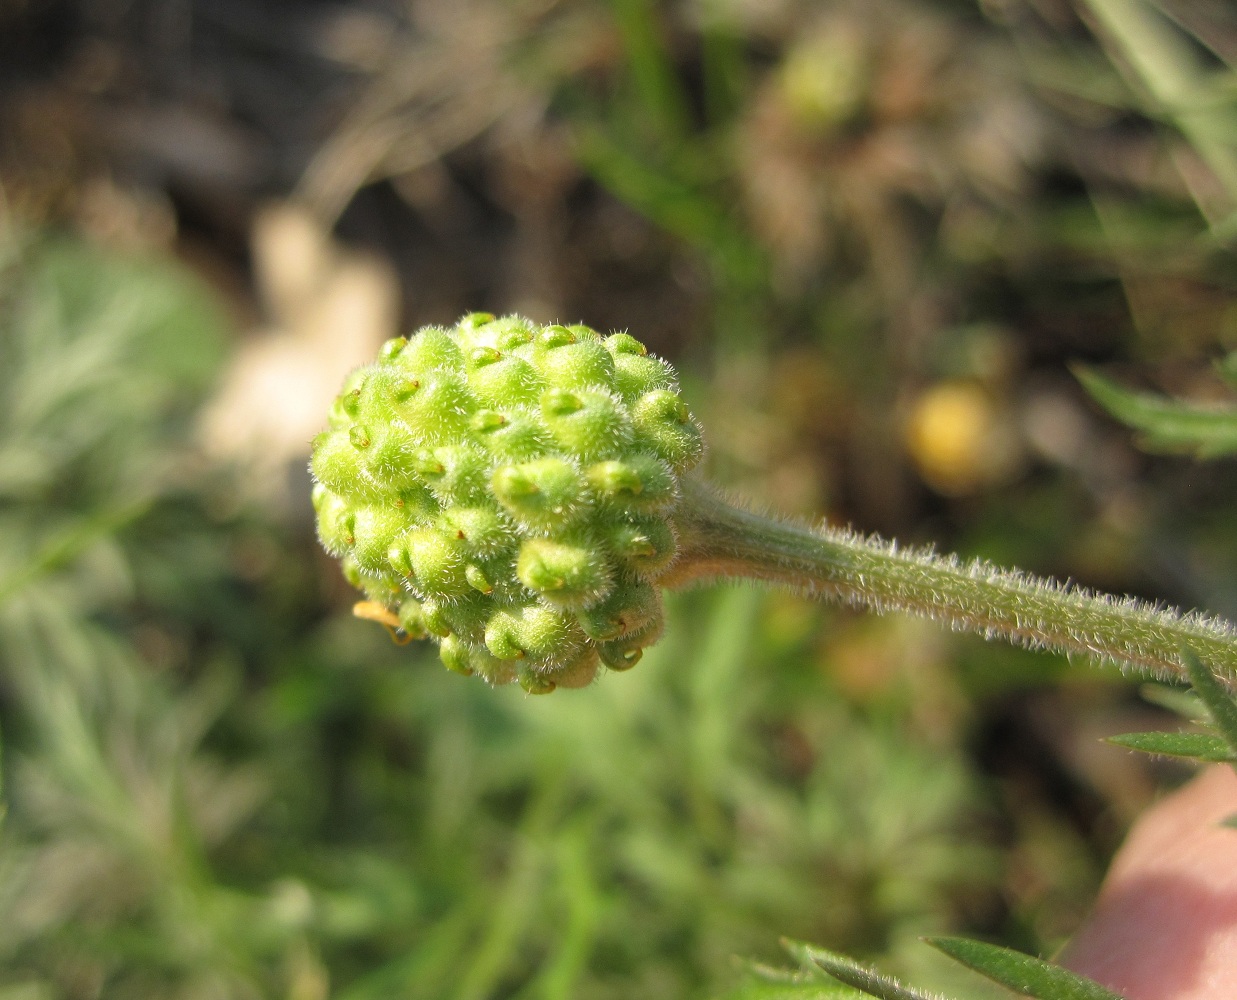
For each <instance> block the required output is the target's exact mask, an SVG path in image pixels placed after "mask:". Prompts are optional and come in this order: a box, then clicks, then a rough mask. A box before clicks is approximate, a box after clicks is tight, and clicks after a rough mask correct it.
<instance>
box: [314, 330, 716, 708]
mask: <svg viewBox="0 0 1237 1000" xmlns="http://www.w3.org/2000/svg"><path fill="white" fill-rule="evenodd" d="M701 452H702V442H701V436H700V429H699V427H698V425H697V424H696V422H695V420H694V419H693V418H692V416H691V414H690V413H689V412H688V410H687V407H686V406H685V404H684V403H683V401H682V399H681V398H680V397H679V394H678V387H677V384H676V382H675V376H674V371H673V369H672V368H671V367H670V366H669V365H668V364H667V363H666V362H664V361H662V360H660V359H659V358H655V357H653V356H651V355H649V354H648V353H647V352H646V351H645V349H644V346H643V345H642V344H641V343H640V342H639V341H637V340H635V339H634V338H633V337H630V336H628V335H626V334H622V333H620V334H614V335H613V336H610V337H606V338H604V339H603V338H602V337H601V336H600V335H599V334H597V333H596V332H594V331H593V330H591V329H589V328H588V327H585V326H558V325H553V326H538V325H536V324H534V323H531V322H529V321H528V320H525V319H522V318H520V317H514V316H513V317H505V318H502V319H495V318H494V317H493V316H490V315H488V314H474V315H471V316H466V317H464V319H462V320H461V321H460V322H459V323H458V324H457V325H456V326H454V327H452V328H449V329H448V328H442V327H426V328H424V329H422V330H419V331H417V332H416V333H414V334H413V335H412V336H410V337H408V338H406V339H405V338H400V339H397V340H391V341H388V342H387V343H386V344H385V345H383V348H382V350H381V353H380V356H379V358H378V360H377V361H376V362H375V363H374V364H372V365H369V366H367V367H365V368H361V369H358V370H357V371H355V372H353V373H352V374H351V375H350V376H349V377H348V379H347V381H346V382H345V384H344V388H343V391H342V392H341V393H340V395H339V397H338V398H337V399H336V401H335V403H334V405H333V407H332V409H331V415H330V424H329V427H328V429H327V430H326V431H324V432H323V433H322V434H321V435H319V437H318V438H317V439H316V441H315V443H314V454H313V459H312V463H311V468H312V470H313V474H314V479H315V480H316V485H315V487H314V507H315V510H316V511H317V516H318V535H319V538H320V539H321V540H322V544H323V545H324V546H325V547H326V549H327V550H328V551H329V552H331V553H332V554H333V555H336V556H339V557H340V558H341V559H342V560H343V566H344V573H345V575H346V576H347V578H348V579H349V581H350V582H352V583H353V584H354V585H355V586H357V587H358V588H360V589H361V590H363V591H364V592H365V594H366V596H367V597H368V599H369V600H368V601H367V602H365V603H364V604H362V605H359V606H358V607H359V608H360V609H361V611H360V613H363V614H365V615H366V616H368V617H373V618H376V619H378V620H380V621H384V622H386V623H387V624H389V625H390V626H392V627H393V628H396V629H398V630H400V631H401V632H402V633H403V634H406V635H408V636H412V637H416V638H423V637H427V636H428V637H431V638H433V639H435V640H437V642H438V644H439V652H440V655H441V657H442V661H443V662H444V663H445V664H446V665H447V666H448V667H450V668H451V669H452V670H456V671H459V672H461V673H465V674H478V675H480V676H481V677H483V678H484V679H485V680H487V681H489V682H490V683H492V684H505V683H507V682H509V681H512V680H518V681H519V682H520V684H521V685H522V686H523V687H524V688H525V689H526V690H529V691H533V692H538V693H542V692H547V691H552V690H553V689H554V688H555V687H556V686H565V687H578V686H581V685H584V684H587V683H588V682H589V681H590V680H592V678H593V676H594V675H595V673H596V670H597V666H598V664H599V663H600V664H604V665H605V666H606V667H609V668H610V669H611V670H625V669H627V668H629V667H631V666H633V665H634V664H635V663H636V661H637V660H639V658H640V655H641V653H642V651H643V649H644V648H645V647H646V646H647V645H649V644H650V643H652V642H654V641H656V640H657V638H658V637H659V636H660V634H661V630H662V597H661V591H660V589H659V588H658V586H657V580H658V578H659V576H660V575H661V574H662V573H663V572H664V571H665V570H666V569H667V568H668V567H669V566H670V564H671V563H672V562H673V561H674V559H675V556H676V538H675V531H674V525H673V520H672V514H673V512H674V508H675V505H676V504H677V503H678V501H679V496H680V479H681V477H682V475H683V474H684V473H685V472H687V470H688V469H690V468H691V467H692V466H693V465H695V464H696V463H697V462H698V461H699V459H700V456H701Z"/></svg>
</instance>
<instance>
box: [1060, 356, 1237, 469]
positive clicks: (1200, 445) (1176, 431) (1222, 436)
mask: <svg viewBox="0 0 1237 1000" xmlns="http://www.w3.org/2000/svg"><path fill="white" fill-rule="evenodd" d="M1074 375H1075V377H1077V379H1078V381H1079V382H1081V383H1082V385H1083V388H1085V389H1086V390H1087V392H1089V393H1090V394H1091V396H1092V398H1094V399H1095V401H1096V402H1097V403H1099V404H1100V405H1101V406H1102V407H1104V409H1106V410H1107V411H1108V412H1109V413H1111V414H1112V415H1113V416H1114V417H1116V418H1117V419H1118V420H1120V421H1121V422H1122V423H1124V424H1126V425H1128V426H1130V427H1132V428H1134V429H1135V430H1137V431H1139V432H1140V435H1139V446H1140V447H1142V448H1145V449H1146V450H1148V451H1170V452H1188V453H1191V454H1193V455H1196V456H1197V457H1199V458H1215V457H1217V456H1219V455H1231V454H1234V453H1237V409H1234V408H1232V407H1226V408H1216V407H1203V406H1198V405H1195V404H1191V403H1183V402H1178V401H1176V400H1172V399H1167V398H1165V397H1163V396H1157V395H1154V394H1152V393H1141V392H1131V391H1130V390H1129V389H1124V388H1122V387H1121V386H1119V385H1117V384H1116V383H1115V382H1112V381H1110V380H1109V379H1107V378H1105V377H1104V376H1102V375H1100V374H1098V373H1097V372H1093V371H1091V370H1090V369H1088V368H1083V367H1081V366H1075V368H1074Z"/></svg>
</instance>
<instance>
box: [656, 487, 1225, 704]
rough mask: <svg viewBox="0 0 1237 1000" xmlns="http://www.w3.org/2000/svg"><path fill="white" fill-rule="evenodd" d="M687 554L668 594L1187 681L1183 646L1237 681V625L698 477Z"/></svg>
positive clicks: (686, 525) (684, 525)
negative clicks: (860, 616)
mask: <svg viewBox="0 0 1237 1000" xmlns="http://www.w3.org/2000/svg"><path fill="white" fill-rule="evenodd" d="M676 524H677V527H678V529H679V541H680V553H681V555H680V557H679V559H678V561H677V562H676V563H675V565H674V566H673V567H672V568H671V570H670V572H669V573H668V574H667V576H666V577H665V578H664V579H663V580H662V581H661V582H662V583H663V584H664V585H666V586H669V587H677V586H682V585H685V584H689V583H691V582H693V581H696V580H701V579H710V578H746V579H754V580H767V581H770V582H773V583H780V584H784V585H787V586H790V587H794V588H796V589H798V590H802V591H804V592H806V593H809V594H814V595H820V596H823V597H832V598H835V599H837V600H840V601H844V602H846V603H849V604H856V605H862V606H864V607H867V608H870V609H872V610H875V611H878V612H884V611H902V612H905V613H908V614H912V615H918V616H920V617H923V618H931V619H933V620H935V621H940V622H944V623H946V624H948V625H949V626H950V627H952V628H954V629H958V630H959V631H964V632H976V633H978V634H980V635H983V636H986V637H988V638H1002V639H1006V640H1008V641H1010V642H1015V643H1020V644H1022V645H1026V646H1032V647H1037V648H1044V649H1052V650H1056V651H1058V652H1064V653H1085V654H1087V655H1089V656H1093V657H1095V658H1097V659H1099V660H1103V661H1108V662H1111V663H1115V664H1117V665H1118V666H1120V667H1122V668H1125V669H1130V670H1134V671H1137V672H1138V673H1142V674H1151V675H1153V676H1157V677H1161V678H1170V677H1171V678H1174V679H1188V677H1187V670H1186V666H1185V663H1184V661H1183V657H1182V650H1183V649H1189V650H1192V651H1193V652H1194V653H1195V654H1197V655H1198V656H1199V657H1200V658H1201V659H1202V660H1203V662H1205V663H1206V664H1208V665H1209V666H1210V667H1211V668H1212V669H1213V670H1215V671H1216V672H1218V673H1219V675H1220V676H1221V677H1223V678H1224V679H1225V680H1227V681H1228V682H1229V684H1230V686H1233V685H1237V628H1234V626H1233V625H1231V624H1230V623H1228V622H1226V621H1224V620H1222V619H1219V618H1212V617H1207V616H1205V615H1201V614H1198V613H1195V612H1191V613H1188V614H1182V613H1181V612H1179V611H1176V610H1175V609H1171V608H1161V607H1153V606H1151V605H1149V604H1147V603H1145V602H1142V601H1138V600H1135V599H1134V598H1129V597H1111V596H1109V595H1107V594H1098V593H1094V592H1092V591H1089V590H1084V589H1083V588H1081V587H1074V586H1070V585H1062V584H1059V583H1056V582H1055V581H1052V580H1045V579H1038V578H1036V577H1033V576H1029V575H1027V574H1025V573H1021V572H1018V571H1011V570H1005V569H1000V568H998V567H996V566H993V565H991V564H990V563H986V562H982V561H979V560H975V561H972V562H964V561H961V560H959V559H958V558H957V557H954V556H939V555H936V554H935V553H933V552H931V551H927V550H922V549H900V548H898V547H897V545H896V543H892V542H883V541H881V540H879V539H872V538H867V537H864V536H862V535H859V534H856V533H854V532H852V531H842V530H837V529H833V528H824V529H821V530H813V529H810V528H808V527H806V526H803V525H799V524H793V523H787V522H783V521H777V520H772V519H770V518H767V517H762V516H760V515H758V514H753V513H750V512H748V511H745V510H741V509H739V508H737V507H734V506H732V505H730V504H729V503H727V502H726V501H725V500H723V499H722V498H721V497H720V496H718V495H717V494H716V493H715V492H713V491H712V490H711V489H710V488H709V487H707V486H705V485H704V484H702V483H699V482H695V481H691V482H688V483H686V484H685V496H684V497H683V502H682V503H681V504H680V506H679V508H678V510H677V512H676Z"/></svg>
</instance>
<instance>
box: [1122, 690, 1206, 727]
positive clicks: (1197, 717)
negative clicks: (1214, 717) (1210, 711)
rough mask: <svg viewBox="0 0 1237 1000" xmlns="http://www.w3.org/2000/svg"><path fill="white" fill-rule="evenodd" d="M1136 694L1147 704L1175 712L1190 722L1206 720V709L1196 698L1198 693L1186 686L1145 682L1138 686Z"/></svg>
mask: <svg viewBox="0 0 1237 1000" xmlns="http://www.w3.org/2000/svg"><path fill="white" fill-rule="evenodd" d="M1138 694H1139V696H1140V697H1141V698H1142V700H1143V701H1145V702H1147V703H1148V704H1150V705H1158V706H1159V707H1160V708H1166V709H1168V710H1169V711H1170V712H1176V713H1177V714H1178V715H1180V716H1181V717H1182V718H1185V719H1189V720H1190V721H1191V722H1206V721H1207V710H1206V709H1205V708H1203V703H1202V702H1201V701H1199V700H1198V695H1196V694H1195V693H1194V692H1193V691H1190V690H1188V689H1187V688H1181V687H1171V686H1170V685H1168V684H1155V683H1147V684H1142V685H1140V686H1139V688H1138Z"/></svg>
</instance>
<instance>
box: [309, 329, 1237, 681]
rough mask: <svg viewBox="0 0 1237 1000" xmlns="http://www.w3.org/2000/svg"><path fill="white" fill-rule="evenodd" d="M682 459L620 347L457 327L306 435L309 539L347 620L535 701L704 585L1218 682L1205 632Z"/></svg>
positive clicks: (354, 392)
mask: <svg viewBox="0 0 1237 1000" xmlns="http://www.w3.org/2000/svg"><path fill="white" fill-rule="evenodd" d="M703 447H704V445H703V437H702V434H701V430H700V427H699V426H698V425H697V423H696V421H695V419H694V418H693V417H692V415H691V413H690V411H689V410H688V408H687V406H686V404H685V403H684V402H683V400H682V398H681V397H680V395H679V392H678V387H677V383H676V381H675V377H674V371H673V369H672V368H671V367H670V366H669V365H668V364H666V363H665V362H664V361H662V360H660V359H659V358H656V357H653V356H652V355H650V354H648V352H647V351H646V350H645V348H644V346H643V345H642V344H641V343H640V342H639V341H638V340H636V339H635V338H634V337H631V336H630V335H628V334H626V333H619V334H613V335H611V336H610V337H607V338H605V339H604V340H603V339H602V338H601V337H600V336H599V335H598V334H597V333H596V332H594V331H593V330H591V329H589V328H588V327H585V326H580V325H574V326H559V325H553V326H546V327H541V326H537V325H536V324H534V323H531V322H529V321H528V320H526V319H522V318H521V317H518V316H508V317H503V318H499V319H496V318H494V317H493V316H491V315H489V314H488V313H473V314H471V315H469V316H466V317H464V319H462V320H461V321H460V322H459V323H458V324H457V325H456V326H454V327H452V328H450V329H444V328H441V327H427V328H425V329H422V330H420V331H418V332H416V333H414V334H412V335H411V336H410V337H408V338H407V339H406V340H405V339H402V338H400V339H397V340H394V341H389V342H388V343H387V344H385V345H384V346H383V348H382V350H381V351H380V354H379V358H378V360H377V361H376V362H375V363H374V364H372V365H369V366H367V367H365V368H362V369H359V370H358V371H356V372H354V373H352V374H351V375H349V376H348V378H347V380H346V381H345V383H344V387H343V389H342V391H341V393H340V396H339V397H338V398H337V399H336V401H335V403H334V404H333V405H332V407H331V410H330V413H329V415H328V429H327V430H326V431H325V432H324V433H322V434H321V435H319V436H318V438H317V439H316V440H315V442H314V454H313V458H312V461H311V465H310V467H311V470H312V472H313V475H314V479H315V486H314V494H313V502H314V510H315V512H316V514H317V518H318V534H319V538H320V539H321V541H322V544H323V546H324V547H325V548H326V549H327V551H328V552H330V553H331V554H332V555H335V556H337V557H339V558H340V559H341V560H342V564H343V571H344V575H345V577H346V578H347V579H348V581H349V582H350V583H352V584H353V585H354V586H356V587H357V588H358V589H360V590H362V591H363V592H364V593H365V595H366V598H367V600H365V601H363V602H361V603H360V604H359V605H358V614H359V615H360V616H362V617H365V618H367V619H370V620H373V621H377V622H379V623H381V624H382V625H383V626H384V627H386V628H388V629H391V630H392V631H393V633H394V634H397V635H398V636H401V637H404V636H406V637H411V638H423V637H426V636H429V637H431V638H433V639H435V640H436V641H438V643H439V647H440V654H441V659H442V661H443V663H444V664H445V665H446V666H447V667H448V668H449V669H451V670H455V671H457V672H459V673H463V674H475V675H477V676H479V677H481V678H483V679H484V680H486V681H487V682H489V683H491V684H506V683H509V682H511V681H518V682H519V684H520V686H521V687H523V688H524V689H525V690H526V691H528V692H530V693H536V694H543V693H548V692H550V691H553V690H555V689H556V688H559V687H580V686H582V685H585V684H588V683H589V682H590V681H591V680H592V678H593V677H594V675H595V673H596V671H597V668H598V665H599V664H601V665H604V666H605V667H607V668H608V669H609V670H627V669H629V668H630V667H632V666H634V665H635V664H636V663H637V662H638V661H639V659H640V657H641V655H642V653H643V651H644V649H646V648H647V647H648V646H649V645H651V644H652V643H653V642H655V641H656V640H657V639H658V637H659V636H660V635H661V632H662V629H663V622H664V614H663V608H662V590H663V589H664V588H667V587H677V586H682V585H686V584H689V583H692V582H694V581H697V580H701V579H710V578H719V577H732V578H748V579H756V580H764V581H769V582H772V583H777V584H781V585H786V586H791V587H795V588H798V589H800V590H803V591H805V592H808V593H812V594H816V595H821V596H827V597H832V598H835V599H839V600H842V601H846V602H849V603H853V604H860V605H864V606H867V607H869V608H872V609H874V610H877V611H886V610H897V611H903V612H907V613H910V614H917V615H921V616H924V617H930V618H934V619H937V620H940V621H943V622H945V623H947V624H949V625H951V626H953V627H954V628H958V629H963V630H967V631H972V632H978V633H980V634H982V635H986V636H989V637H1001V638H1005V639H1008V640H1010V641H1013V642H1019V643H1023V644H1026V645H1030V646H1035V647H1043V648H1051V649H1056V650H1061V651H1065V652H1071V653H1072V652H1079V653H1086V654H1088V655H1091V656H1095V657H1098V658H1099V659H1102V660H1108V661H1111V662H1114V663H1117V664H1118V665H1120V666H1122V667H1126V668H1130V669H1133V670H1136V671H1139V672H1141V673H1144V674H1151V675H1155V676H1172V677H1177V678H1183V677H1184V676H1185V673H1186V671H1185V668H1184V666H1183V653H1182V650H1183V649H1189V650H1192V651H1193V653H1194V654H1196V655H1197V656H1198V657H1199V658H1200V659H1201V660H1202V661H1203V662H1204V663H1206V664H1207V665H1208V666H1209V667H1211V668H1212V669H1213V670H1214V671H1215V672H1216V673H1217V675H1218V676H1220V677H1221V678H1222V679H1223V680H1224V681H1225V682H1226V683H1227V684H1228V685H1229V686H1230V687H1237V629H1234V627H1233V626H1232V625H1230V624H1229V623H1227V622H1224V621H1222V620H1219V619H1215V618H1210V617H1205V616H1203V615H1200V614H1197V613H1191V614H1186V615H1182V614H1180V613H1179V612H1177V611H1174V610H1172V609H1166V608H1161V607H1152V606H1149V605H1146V604H1144V603H1141V602H1138V601H1135V600H1133V599H1130V598H1113V597H1109V596H1107V595H1103V594H1095V593H1091V592H1089V591H1085V590H1082V589H1080V588H1076V587H1068V586H1067V587H1062V586H1060V585H1058V584H1055V583H1053V582H1051V581H1047V580H1040V579H1035V578H1033V577H1029V576H1026V575H1025V574H1021V573H1017V572H1010V571H1006V570H1002V569H998V568H997V567H994V566H991V565H988V564H987V563H983V562H978V561H975V562H970V563H966V562H962V561H959V560H957V559H954V558H942V557H940V556H937V555H935V554H933V553H931V552H924V551H914V550H907V549H900V548H898V547H896V546H894V545H888V544H885V543H883V542H881V541H879V540H874V539H868V538H864V537H863V536H861V535H857V534H855V533H853V532H847V531H836V530H819V531H818V530H813V529H810V528H808V527H805V526H800V525H795V524H788V523H784V522H780V521H776V520H771V519H769V518H766V517H761V516H758V515H755V514H751V513H748V512H747V511H744V510H741V509H739V508H736V507H734V506H732V505H730V504H729V503H727V502H726V501H724V500H722V499H721V498H720V497H719V496H718V494H717V493H716V492H715V491H714V490H712V489H711V488H710V487H708V486H707V485H705V484H704V483H702V482H699V481H698V480H694V479H692V478H690V477H689V476H688V473H689V472H690V470H691V469H692V468H693V467H694V466H695V465H696V464H697V463H698V462H699V460H700V458H701V455H702V452H703Z"/></svg>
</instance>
